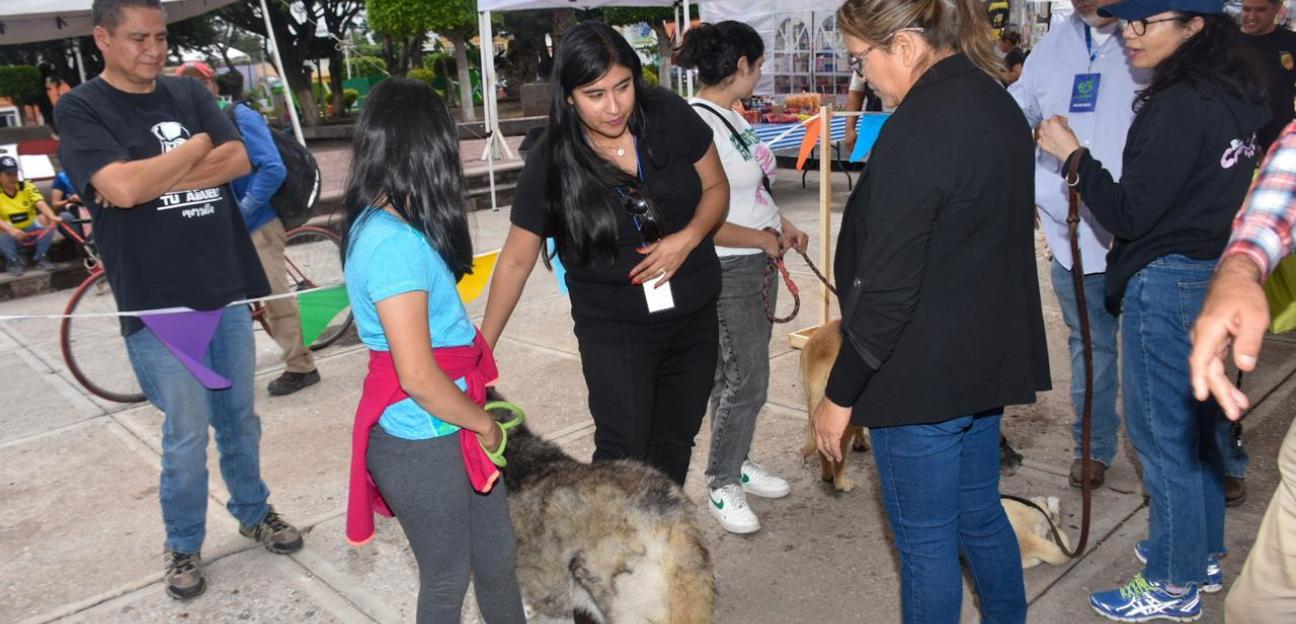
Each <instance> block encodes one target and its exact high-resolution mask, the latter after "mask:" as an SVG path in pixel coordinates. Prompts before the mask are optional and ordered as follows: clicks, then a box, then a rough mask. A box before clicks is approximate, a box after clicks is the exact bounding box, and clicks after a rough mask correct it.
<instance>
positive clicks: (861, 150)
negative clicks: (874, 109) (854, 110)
mask: <svg viewBox="0 0 1296 624" xmlns="http://www.w3.org/2000/svg"><path fill="white" fill-rule="evenodd" d="M890 118H891V113H864V114H863V115H860V118H859V126H858V128H859V130H858V132H857V133H856V135H855V136H856V137H858V138H856V139H855V150H854V151H852V152H851V157H850V161H851V162H863V161H864V157H865V156H868V155H869V152H871V151H873V144H874V143H877V138H878V134H880V133H881V132H882V124H884V123H886V120H887V119H890Z"/></svg>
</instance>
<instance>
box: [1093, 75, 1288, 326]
mask: <svg viewBox="0 0 1296 624" xmlns="http://www.w3.org/2000/svg"><path fill="white" fill-rule="evenodd" d="M1269 115H1270V112H1269V107H1268V105H1267V103H1265V102H1263V101H1262V102H1260V103H1254V102H1250V101H1247V100H1244V99H1242V98H1239V97H1237V96H1235V95H1232V94H1231V93H1229V92H1228V91H1227V90H1225V89H1224V88H1223V87H1222V86H1220V85H1219V84H1217V83H1214V82H1208V81H1197V82H1196V83H1195V84H1192V83H1189V82H1187V81H1180V82H1178V83H1176V84H1173V85H1171V86H1170V87H1168V88H1166V89H1165V90H1164V91H1161V92H1160V93H1157V94H1155V95H1153V96H1152V97H1151V99H1149V100H1148V101H1147V102H1145V103H1144V105H1143V107H1142V108H1141V109H1140V110H1139V112H1138V114H1137V115H1136V116H1135V117H1134V122H1133V124H1131V125H1130V129H1129V135H1128V138H1126V141H1125V153H1124V155H1123V162H1124V166H1123V169H1122V172H1121V179H1120V182H1116V181H1114V180H1113V179H1112V176H1111V174H1110V173H1108V172H1107V170H1106V169H1104V168H1103V165H1102V163H1101V162H1099V161H1098V160H1096V159H1095V158H1094V157H1093V156H1092V155H1090V154H1089V151H1088V150H1079V151H1078V152H1077V153H1076V154H1074V155H1073V156H1072V158H1080V159H1081V160H1080V168H1079V177H1080V181H1079V183H1078V186H1077V189H1078V190H1079V192H1080V197H1081V198H1083V199H1084V203H1085V205H1087V206H1088V207H1089V210H1090V211H1091V212H1092V213H1093V215H1094V217H1096V218H1097V219H1098V222H1099V223H1100V224H1102V226H1103V227H1104V228H1106V229H1107V231H1109V232H1111V233H1112V234H1113V235H1114V236H1115V241H1114V242H1113V243H1112V248H1111V251H1109V252H1108V253H1107V298H1106V299H1107V301H1106V302H1107V309H1108V310H1110V311H1111V312H1112V313H1113V314H1115V313H1119V312H1120V306H1121V299H1122V298H1123V297H1124V296H1125V285H1126V284H1127V283H1129V280H1130V278H1131V277H1133V276H1134V274H1135V273H1138V272H1139V271H1140V270H1142V269H1143V267H1145V266H1147V265H1148V264H1149V263H1150V262H1152V261H1153V260H1155V259H1157V258H1160V257H1162V256H1167V255H1172V254H1179V255H1184V256H1188V257H1189V258H1194V259H1198V260H1210V259H1214V258H1218V257H1219V256H1220V254H1221V253H1223V251H1224V245H1225V244H1226V243H1227V242H1228V238H1229V233H1230V231H1231V229H1232V224H1233V217H1234V216H1235V215H1236V214H1237V211H1238V208H1239V207H1241V205H1242V200H1243V199H1244V198H1245V197H1246V193H1247V189H1248V188H1249V187H1250V185H1251V178H1252V176H1253V174H1254V172H1255V168H1256V164H1257V163H1258V161H1259V159H1260V158H1261V157H1263V156H1264V154H1263V153H1262V151H1261V149H1260V147H1259V145H1258V143H1257V141H1256V131H1257V130H1259V129H1260V128H1261V127H1262V126H1264V124H1265V122H1266V121H1268V119H1269Z"/></svg>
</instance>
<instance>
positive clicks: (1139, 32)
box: [1120, 15, 1187, 37]
mask: <svg viewBox="0 0 1296 624" xmlns="http://www.w3.org/2000/svg"><path fill="white" fill-rule="evenodd" d="M1183 21H1187V18H1185V17H1183V16H1181V15H1176V16H1174V17H1163V18H1161V19H1152V20H1150V19H1136V20H1121V24H1120V26H1121V30H1125V29H1126V28H1128V29H1130V31H1131V32H1133V33H1134V36H1136V37H1142V36H1143V35H1146V34H1147V27H1148V24H1159V23H1161V22H1183Z"/></svg>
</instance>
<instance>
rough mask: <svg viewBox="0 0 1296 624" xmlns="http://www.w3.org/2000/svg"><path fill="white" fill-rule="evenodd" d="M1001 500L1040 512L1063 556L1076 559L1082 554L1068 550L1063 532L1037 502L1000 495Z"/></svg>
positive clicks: (1050, 535) (1009, 495) (1010, 495)
mask: <svg viewBox="0 0 1296 624" xmlns="http://www.w3.org/2000/svg"><path fill="white" fill-rule="evenodd" d="M999 498H1001V499H1008V500H1010V501H1013V502H1017V503H1021V504H1023V505H1025V506H1027V507H1030V508H1032V509H1034V510H1036V511H1038V512H1040V514H1041V515H1043V516H1044V521H1045V522H1047V523H1048V528H1049V537H1051V538H1053V543H1054V544H1057V547H1058V548H1059V549H1061V550H1062V554H1064V555H1066V556H1068V557H1071V558H1073V559H1074V558H1075V556H1076V555H1077V554H1078V553H1079V552H1080V551H1079V549H1077V550H1075V551H1071V550H1070V549H1068V548H1067V545H1066V543H1065V542H1063V541H1062V535H1061V532H1060V531H1059V530H1058V528H1057V525H1056V524H1053V517H1052V516H1050V515H1049V512H1048V511H1047V510H1045V509H1044V508H1043V507H1040V506H1039V505H1036V504H1035V501H1033V500H1030V499H1026V498H1022V497H1020V496H1013V495H1012V494H1000V495H999Z"/></svg>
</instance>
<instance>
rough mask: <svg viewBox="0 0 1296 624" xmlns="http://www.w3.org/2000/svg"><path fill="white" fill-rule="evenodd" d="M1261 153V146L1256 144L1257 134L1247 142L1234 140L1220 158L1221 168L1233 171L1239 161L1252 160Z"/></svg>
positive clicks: (1253, 134) (1252, 135)
mask: <svg viewBox="0 0 1296 624" xmlns="http://www.w3.org/2000/svg"><path fill="white" fill-rule="evenodd" d="M1259 153H1260V145H1259V144H1258V143H1256V135H1255V133H1252V134H1251V138H1249V139H1247V140H1246V141H1242V140H1240V139H1233V140H1232V141H1229V146H1228V148H1227V149H1225V150H1224V155H1223V156H1220V166H1221V167H1223V168H1225V169H1232V168H1233V165H1236V164H1237V162H1238V160H1240V159H1242V158H1252V157H1254V156H1255V155H1256V154H1259Z"/></svg>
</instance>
